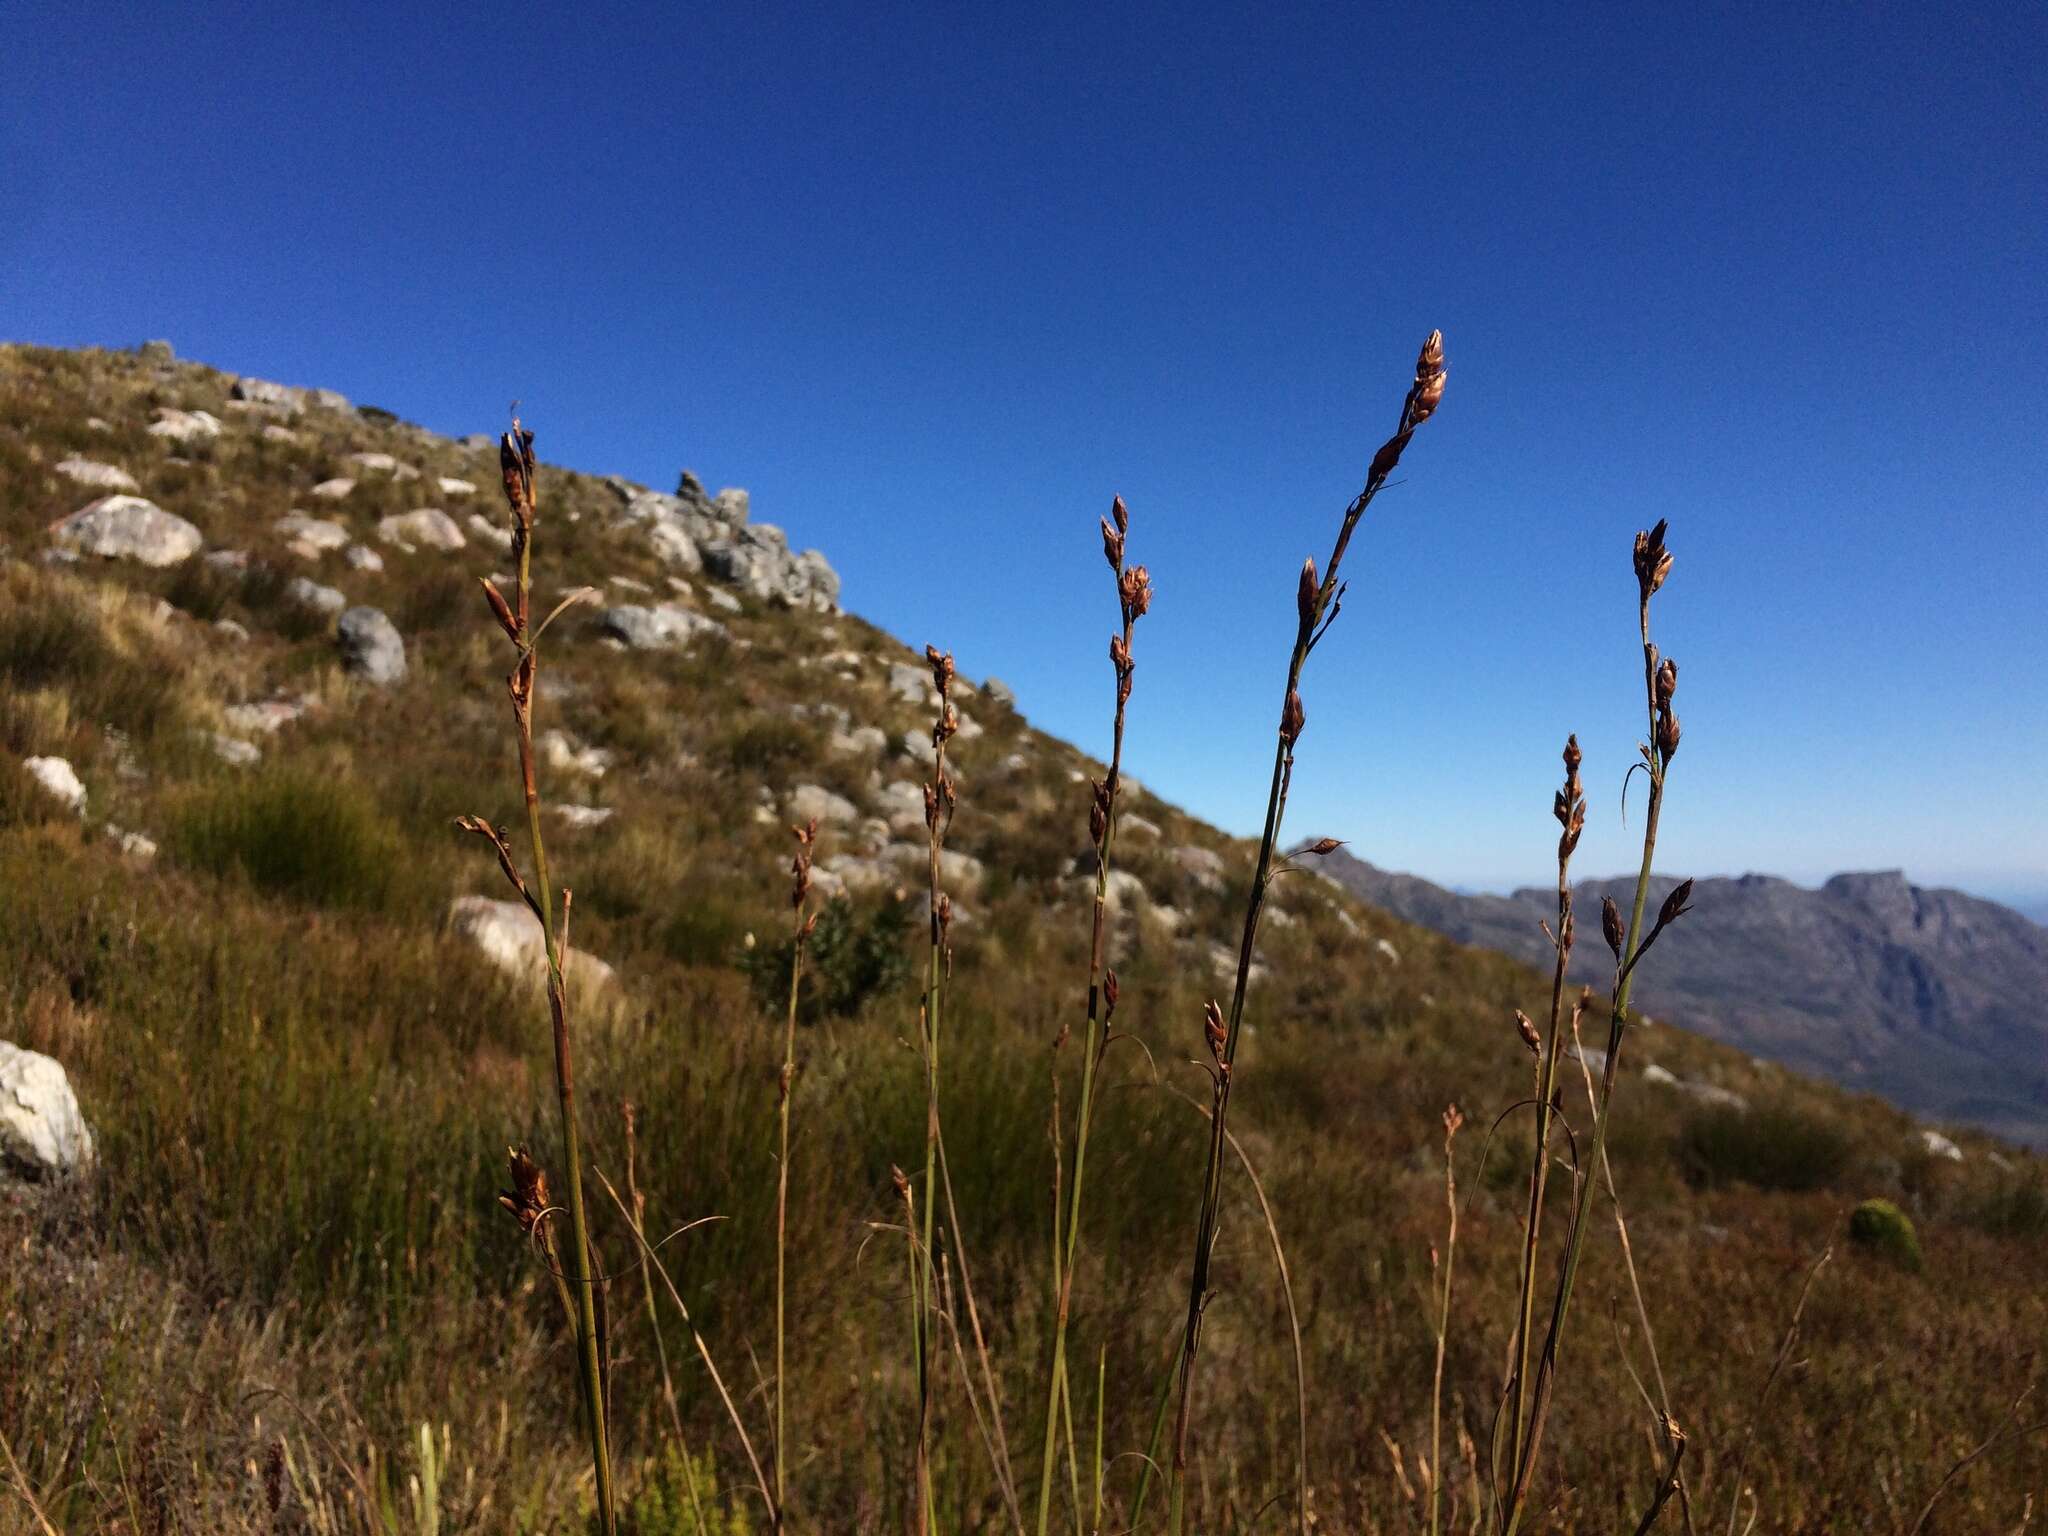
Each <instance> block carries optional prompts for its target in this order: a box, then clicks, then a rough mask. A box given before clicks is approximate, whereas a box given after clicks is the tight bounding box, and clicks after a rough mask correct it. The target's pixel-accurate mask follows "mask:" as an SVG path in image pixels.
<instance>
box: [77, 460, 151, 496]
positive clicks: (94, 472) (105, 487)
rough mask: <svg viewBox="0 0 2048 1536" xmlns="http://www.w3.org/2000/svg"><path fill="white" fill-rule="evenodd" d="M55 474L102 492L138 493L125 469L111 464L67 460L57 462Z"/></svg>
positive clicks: (135, 485) (138, 488) (132, 478)
mask: <svg viewBox="0 0 2048 1536" xmlns="http://www.w3.org/2000/svg"><path fill="white" fill-rule="evenodd" d="M56 468H57V473H58V474H60V475H65V476H68V477H69V478H70V479H72V480H75V481H77V482H78V483H79V484H80V485H89V486H92V487H93V488H94V489H96V490H102V491H139V490H141V489H142V487H141V486H139V485H137V484H136V483H135V477H134V476H133V475H131V474H129V473H128V471H127V470H125V469H119V468H116V467H115V466H114V465H112V464H100V463H96V462H94V461H93V460H91V459H80V458H69V459H59V460H58V461H57V466H56Z"/></svg>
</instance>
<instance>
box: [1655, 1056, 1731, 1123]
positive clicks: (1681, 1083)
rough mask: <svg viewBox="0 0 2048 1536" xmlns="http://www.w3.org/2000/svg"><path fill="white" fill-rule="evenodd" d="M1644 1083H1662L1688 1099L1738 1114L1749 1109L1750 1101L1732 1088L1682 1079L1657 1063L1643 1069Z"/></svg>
mask: <svg viewBox="0 0 2048 1536" xmlns="http://www.w3.org/2000/svg"><path fill="white" fill-rule="evenodd" d="M1643 1081H1644V1082H1646V1083H1662V1084H1663V1085H1664V1086H1665V1087H1667V1088H1672V1089H1675V1090H1677V1091H1678V1092H1679V1093H1682V1094H1684V1095H1685V1096H1686V1097H1687V1098H1689V1099H1694V1100H1697V1101H1698V1102H1699V1103H1701V1104H1711V1105H1713V1106H1715V1107H1716V1108H1720V1109H1732V1110H1734V1111H1736V1112H1737V1113H1738V1114H1741V1113H1745V1112H1747V1111H1748V1109H1749V1100H1747V1099H1745V1098H1744V1097H1743V1096H1742V1095H1741V1094H1739V1093H1737V1092H1735V1091H1734V1090H1733V1089H1732V1088H1721V1087H1717V1086H1716V1085H1715V1084H1713V1083H1696V1082H1692V1081H1690V1080H1688V1079H1686V1078H1682V1077H1680V1076H1679V1075H1678V1074H1677V1073H1676V1072H1673V1071H1671V1070H1670V1069H1669V1068H1668V1067H1660V1066H1658V1065H1657V1064H1656V1063H1655V1062H1652V1063H1650V1065H1649V1066H1647V1067H1644V1068H1643Z"/></svg>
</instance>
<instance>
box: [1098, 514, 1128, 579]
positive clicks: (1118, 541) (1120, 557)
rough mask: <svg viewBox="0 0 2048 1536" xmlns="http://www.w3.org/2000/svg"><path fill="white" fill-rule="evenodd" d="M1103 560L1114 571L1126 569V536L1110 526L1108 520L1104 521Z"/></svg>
mask: <svg viewBox="0 0 2048 1536" xmlns="http://www.w3.org/2000/svg"><path fill="white" fill-rule="evenodd" d="M1102 558H1103V559H1105V560H1107V561H1108V562H1109V568H1110V569H1111V570H1112V571H1121V570H1122V569H1123V568H1124V536H1123V535H1122V534H1121V533H1118V532H1117V531H1116V529H1114V528H1112V527H1110V526H1109V519H1108V518H1104V519H1103V520H1102Z"/></svg>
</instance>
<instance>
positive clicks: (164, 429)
mask: <svg viewBox="0 0 2048 1536" xmlns="http://www.w3.org/2000/svg"><path fill="white" fill-rule="evenodd" d="M223 430H224V429H223V428H222V426H221V420H220V418H219V417H218V416H216V415H214V414H213V413H212V412H211V411H179V410H173V409H172V408H171V407H170V406H167V405H165V406H159V407H158V408H157V413H156V420H155V421H154V422H152V423H150V426H149V435H150V436H151V437H167V438H169V439H170V440H171V441H172V442H175V443H192V442H198V441H200V440H201V439H204V438H210V437H219V436H220V434H221V432H222V431H223Z"/></svg>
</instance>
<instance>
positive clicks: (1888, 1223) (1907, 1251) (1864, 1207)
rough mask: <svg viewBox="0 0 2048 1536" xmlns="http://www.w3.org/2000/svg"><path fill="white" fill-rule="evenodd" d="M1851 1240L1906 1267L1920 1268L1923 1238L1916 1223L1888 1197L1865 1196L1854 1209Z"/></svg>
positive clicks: (1850, 1218) (1850, 1228) (1850, 1214)
mask: <svg viewBox="0 0 2048 1536" xmlns="http://www.w3.org/2000/svg"><path fill="white" fill-rule="evenodd" d="M1849 1240H1850V1241H1851V1242H1853V1243H1855V1244H1856V1245H1857V1246H1858V1247H1860V1248H1866V1249H1868V1250H1869V1251H1870V1252H1872V1253H1875V1254H1879V1255H1881V1256H1882V1257H1884V1258H1887V1259H1890V1260H1891V1261H1892V1262H1893V1263H1895V1264H1899V1265H1901V1266H1903V1267H1904V1268H1906V1269H1912V1270H1917V1269H1919V1268H1920V1263H1921V1259H1920V1239H1919V1238H1918V1237H1917V1236H1915V1235H1914V1232H1913V1223H1912V1221H1911V1220H1910V1219H1909V1218H1908V1217H1907V1215H1906V1213H1905V1212H1904V1211H1902V1210H1900V1209H1899V1208H1898V1207H1897V1206H1896V1205H1893V1204H1892V1203H1891V1201H1889V1200H1866V1201H1864V1202H1863V1203H1862V1204H1861V1205H1859V1206H1857V1207H1856V1209H1855V1210H1853V1211H1851V1212H1850V1213H1849Z"/></svg>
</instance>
